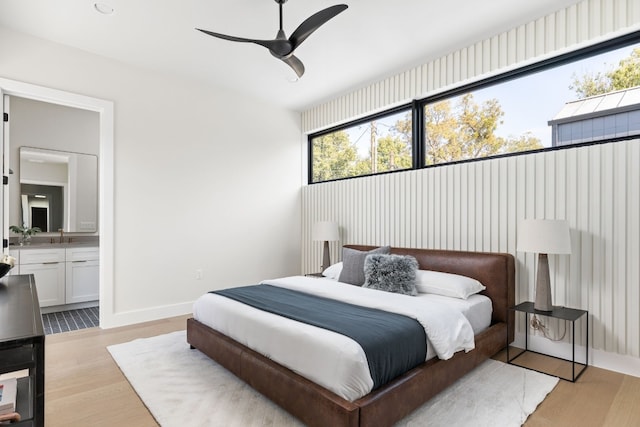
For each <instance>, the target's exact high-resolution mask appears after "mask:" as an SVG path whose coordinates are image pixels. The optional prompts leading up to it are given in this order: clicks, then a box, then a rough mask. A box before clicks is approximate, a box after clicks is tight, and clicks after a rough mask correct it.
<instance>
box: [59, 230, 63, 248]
mask: <svg viewBox="0 0 640 427" xmlns="http://www.w3.org/2000/svg"><path fill="white" fill-rule="evenodd" d="M58 231H59V232H60V243H61V244H62V243H64V230H63V229H62V228H58Z"/></svg>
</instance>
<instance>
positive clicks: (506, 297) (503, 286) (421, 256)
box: [345, 245, 516, 331]
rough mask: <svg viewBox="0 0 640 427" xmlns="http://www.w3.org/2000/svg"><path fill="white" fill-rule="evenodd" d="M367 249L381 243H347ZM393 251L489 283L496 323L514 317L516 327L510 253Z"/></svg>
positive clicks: (426, 267) (422, 266)
mask: <svg viewBox="0 0 640 427" xmlns="http://www.w3.org/2000/svg"><path fill="white" fill-rule="evenodd" d="M345 247H347V248H352V249H357V250H361V251H367V250H371V249H374V248H376V247H377V246H363V245H345ZM391 253H392V254H398V255H411V256H413V257H415V258H416V260H418V265H419V266H420V269H421V270H435V271H441V272H443V273H454V274H460V275H463V276H468V277H472V278H474V279H476V280H478V281H479V282H480V283H482V284H483V285H484V286H486V287H487V289H486V290H484V291H483V292H482V293H483V294H484V295H486V296H488V297H489V298H491V300H492V301H493V316H492V323H497V322H507V319H508V318H510V319H509V321H510V325H509V327H510V330H511V331H513V330H514V329H513V322H514V313H513V312H511V313H510V314H509V310H508V308H509V307H511V306H513V305H515V286H516V285H515V260H514V258H513V255H511V254H507V253H490V252H464V251H446V250H439V249H410V248H394V247H392V248H391Z"/></svg>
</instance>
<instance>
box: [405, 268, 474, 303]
mask: <svg viewBox="0 0 640 427" xmlns="http://www.w3.org/2000/svg"><path fill="white" fill-rule="evenodd" d="M416 288H417V289H418V292H420V293H423V294H437V295H443V296H445V297H453V298H461V299H467V298H469V297H470V296H471V295H473V294H477V293H478V292H482V291H484V290H485V289H486V287H485V286H484V285H483V284H482V283H480V282H478V281H477V280H476V279H472V278H471V277H467V276H460V275H459V274H451V273H442V272H440V271H431V270H418V271H417V272H416Z"/></svg>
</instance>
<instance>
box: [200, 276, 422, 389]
mask: <svg viewBox="0 0 640 427" xmlns="http://www.w3.org/2000/svg"><path fill="white" fill-rule="evenodd" d="M211 293H215V294H218V295H222V296H224V297H227V298H231V299H233V300H236V301H239V302H241V303H244V304H247V305H250V306H252V307H255V308H257V309H260V310H263V311H267V312H270V313H274V314H278V315H280V316H284V317H287V318H289V319H293V320H297V321H299V322H303V323H307V324H309V325H313V326H317V327H320V328H324V329H327V330H330V331H333V332H337V333H339V334H342V335H345V336H347V337H349V338H351V339H353V340H354V341H356V342H357V343H358V344H360V346H361V347H362V349H363V350H364V353H365V355H366V356H367V361H368V363H369V372H370V373H371V377H372V379H373V389H374V390H375V389H377V388H378V387H380V386H382V385H384V384H386V383H387V382H389V381H391V380H392V379H394V378H395V377H397V376H399V375H401V374H403V373H404V372H406V371H408V370H410V369H412V368H414V367H416V366H418V365H419V364H421V363H423V362H424V361H425V358H426V352H427V339H426V335H425V332H424V328H423V327H422V325H421V324H420V323H419V322H418V321H417V320H415V319H411V318H409V317H406V316H402V315H400V314H396V313H389V312H386V311H383V310H377V309H373V308H368V307H360V306H358V305H353V304H348V303H345V302H341V301H336V300H332V299H328V298H322V297H318V296H315V295H309V294H305V293H303V292H297V291H293V290H290V289H284V288H279V287H277V286H271V285H253V286H244V287H239V288H231V289H224V290H221V291H211Z"/></svg>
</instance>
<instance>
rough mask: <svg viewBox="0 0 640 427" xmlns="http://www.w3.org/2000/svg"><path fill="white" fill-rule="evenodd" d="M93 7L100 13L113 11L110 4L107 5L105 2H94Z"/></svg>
mask: <svg viewBox="0 0 640 427" xmlns="http://www.w3.org/2000/svg"><path fill="white" fill-rule="evenodd" d="M93 8H94V9H95V10H96V11H97V12H98V13H101V14H103V15H111V14H113V12H114V11H115V9H114V8H113V7H111V6H109V5H108V4H106V3H94V4H93Z"/></svg>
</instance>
